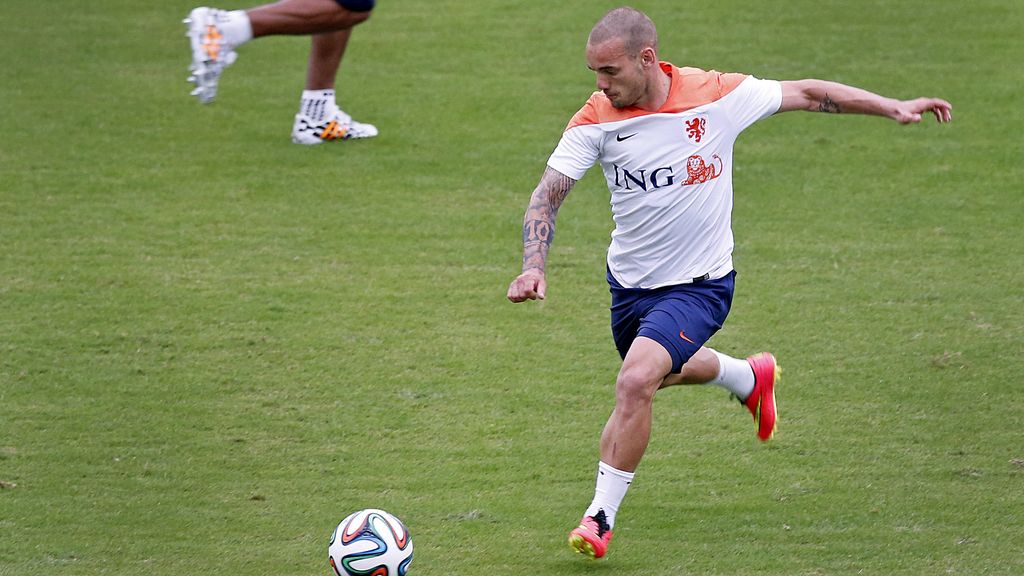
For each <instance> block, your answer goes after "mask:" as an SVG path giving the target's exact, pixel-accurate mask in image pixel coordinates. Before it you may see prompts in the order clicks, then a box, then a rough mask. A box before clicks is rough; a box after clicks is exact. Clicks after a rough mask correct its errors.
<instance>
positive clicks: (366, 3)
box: [334, 0, 374, 12]
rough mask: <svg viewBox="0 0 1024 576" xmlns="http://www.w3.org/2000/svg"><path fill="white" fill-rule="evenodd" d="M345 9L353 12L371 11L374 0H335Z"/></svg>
mask: <svg viewBox="0 0 1024 576" xmlns="http://www.w3.org/2000/svg"><path fill="white" fill-rule="evenodd" d="M334 1H335V2H337V3H338V4H339V5H341V7H342V8H344V9H345V10H351V11H352V12H369V11H370V10H373V4H374V0H334Z"/></svg>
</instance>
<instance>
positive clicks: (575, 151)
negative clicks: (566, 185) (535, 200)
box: [548, 124, 601, 180]
mask: <svg viewBox="0 0 1024 576" xmlns="http://www.w3.org/2000/svg"><path fill="white" fill-rule="evenodd" d="M600 141H601V129H600V128H599V127H598V126H596V125H594V124H585V125H582V126H575V127H572V128H568V129H567V130H566V131H565V132H563V133H562V139H561V140H559V142H558V146H556V147H555V151H554V152H552V153H551V157H550V158H548V166H549V167H551V168H553V169H554V170H557V171H559V172H561V173H562V174H565V175H566V176H568V177H569V178H572V179H573V180H580V179H581V178H583V175H584V174H586V173H587V170H589V169H590V167H591V166H593V165H594V163H595V162H597V158H598V156H599V155H600V153H601V147H600Z"/></svg>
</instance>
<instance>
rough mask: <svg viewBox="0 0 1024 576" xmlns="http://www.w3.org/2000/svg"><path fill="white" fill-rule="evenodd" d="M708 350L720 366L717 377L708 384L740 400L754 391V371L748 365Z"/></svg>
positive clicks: (744, 361)
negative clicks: (723, 389)
mask: <svg viewBox="0 0 1024 576" xmlns="http://www.w3.org/2000/svg"><path fill="white" fill-rule="evenodd" d="M708 350H711V351H712V352H714V353H715V356H717V357H718V363H719V365H721V368H719V370H718V376H715V378H714V380H712V381H711V382H708V384H714V385H716V386H721V387H722V388H725V389H726V390H728V391H729V392H732V393H733V394H735V395H736V396H737V397H738V398H739V399H740V400H746V399H747V398H748V397H749V396H750V393H751V392H753V391H754V369H753V368H751V367H750V363H749V362H747V361H746V360H740V359H739V358H733V357H732V356H726V355H725V354H722V353H721V352H719V351H717V350H713V349H711V348H708Z"/></svg>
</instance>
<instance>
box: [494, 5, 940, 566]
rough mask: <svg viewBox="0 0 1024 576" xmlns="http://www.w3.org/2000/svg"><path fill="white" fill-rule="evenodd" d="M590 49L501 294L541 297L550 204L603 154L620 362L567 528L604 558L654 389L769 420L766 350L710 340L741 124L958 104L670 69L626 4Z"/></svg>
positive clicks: (902, 114)
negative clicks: (610, 404) (728, 347)
mask: <svg viewBox="0 0 1024 576" xmlns="http://www.w3.org/2000/svg"><path fill="white" fill-rule="evenodd" d="M586 58H587V65H588V67H589V68H590V69H591V70H593V71H594V73H595V74H596V76H597V88H598V91H597V92H594V93H593V94H592V95H591V96H590V99H589V100H587V102H586V104H584V105H583V107H582V108H581V109H580V110H579V112H577V113H576V114H575V115H574V116H573V117H572V119H571V120H570V121H569V124H568V126H567V127H566V129H565V131H564V132H563V133H562V137H561V140H560V141H559V143H558V145H557V146H556V147H555V150H554V152H553V153H552V154H551V156H550V158H549V159H548V163H547V168H546V169H545V171H544V174H543V175H542V176H541V179H540V183H539V184H538V185H537V187H536V189H535V190H534V191H533V195H532V196H531V198H530V204H529V207H528V208H527V210H526V215H525V218H524V221H523V267H522V273H521V274H519V276H518V277H516V279H515V280H513V281H512V283H511V284H510V286H509V288H508V299H509V300H511V301H512V302H524V301H526V300H535V299H543V298H544V297H545V295H546V292H547V282H546V280H545V275H544V270H545V266H546V263H547V255H548V249H549V248H550V246H551V241H552V239H553V238H554V233H555V217H556V215H557V214H558V209H559V207H560V206H561V205H562V202H563V201H564V200H565V198H566V196H567V195H568V194H569V191H570V190H571V189H572V187H573V185H574V184H575V183H576V182H577V181H578V180H579V179H580V178H582V177H583V175H584V173H585V172H586V171H587V170H588V169H589V168H590V167H591V166H592V165H593V164H594V163H595V162H600V164H601V168H602V170H603V171H604V176H605V179H606V180H607V182H608V188H609V190H610V191H611V206H612V216H613V219H614V222H615V229H614V230H613V231H612V234H611V245H610V246H609V248H608V257H607V263H608V270H607V278H608V283H609V284H610V286H611V295H612V296H611V300H612V302H611V328H612V335H613V337H614V340H615V345H616V347H617V348H618V351H619V354H620V355H621V356H622V358H623V362H622V366H621V368H620V370H619V373H618V377H617V379H616V381H615V407H614V409H613V411H612V413H611V416H610V417H609V418H608V421H607V423H606V424H605V427H604V431H603V432H602V434H601V442H600V462H599V463H598V472H597V485H596V488H595V491H594V499H593V501H592V502H591V504H590V506H589V507H588V508H587V510H586V512H585V513H584V516H583V520H582V521H581V522H580V524H579V526H578V527H577V528H575V529H574V530H572V532H570V534H569V543H570V545H571V546H572V548H574V549H575V550H576V551H578V552H580V553H583V554H585V555H588V556H590V557H592V558H600V557H602V556H604V555H605V553H606V552H607V550H608V543H609V541H610V540H611V538H612V529H613V528H614V527H615V515H616V512H617V511H618V510H619V505H620V504H621V502H622V500H623V497H624V496H625V494H626V490H627V489H628V488H629V485H630V482H632V480H633V475H634V472H635V470H636V468H637V465H638V464H639V463H640V460H641V458H642V457H643V454H644V451H645V450H646V448H647V443H648V440H649V438H650V432H651V404H652V402H653V399H654V395H655V392H657V391H658V390H659V389H661V388H665V387H667V386H674V385H677V384H713V385H717V386H721V387H723V388H725V389H726V390H728V391H729V392H731V393H732V394H733V395H734V396H735V397H736V398H737V399H738V400H740V402H741V403H742V404H743V405H744V406H746V408H747V409H748V410H749V411H750V412H751V414H753V417H754V421H755V423H756V431H757V436H758V438H759V439H761V440H762V441H764V440H768V439H769V438H771V437H772V434H773V433H774V431H775V421H776V418H777V410H776V405H775V384H776V381H777V378H778V367H777V366H776V363H775V358H774V357H773V356H772V355H771V354H769V353H766V352H762V353H760V354H756V355H754V356H751V357H749V358H746V359H738V358H733V357H731V356H727V355H725V354H722V353H720V352H718V351H716V350H712V349H711V348H708V347H706V346H704V343H705V342H707V340H708V339H709V338H711V336H712V335H713V334H715V332H716V331H718V329H719V328H721V326H722V323H723V322H724V321H725V318H726V316H727V315H728V313H729V308H730V306H731V304H732V295H733V282H734V277H735V274H736V273H735V271H734V270H733V262H732V249H733V236H732V226H731V220H730V219H731V212H732V202H733V191H732V166H733V157H732V156H733V154H732V153H733V143H734V141H735V140H736V137H737V136H738V135H739V133H740V132H742V131H743V129H744V128H746V127H748V126H750V125H751V124H753V123H754V122H756V121H758V120H761V119H763V118H767V117H768V116H771V115H773V114H775V113H777V112H787V111H790V110H807V111H812V112H826V113H832V114H871V115H876V116H884V117H887V118H891V119H893V120H895V121H897V122H899V123H900V124H909V123H914V122H919V121H920V120H921V116H922V114H925V113H928V112H931V113H932V114H934V115H935V117H936V118H937V119H938V121H939V122H949V121H950V119H951V112H952V107H951V106H950V104H949V103H948V102H946V101H944V100H940V99H937V98H917V99H915V100H894V99H891V98H885V97H882V96H879V95H877V94H873V93H871V92H867V91H865V90H861V89H859V88H854V87H851V86H846V85H843V84H838V83H835V82H826V81H822V80H798V81H786V82H778V81H774V80H762V79H758V78H755V77H753V76H747V75H744V74H723V73H719V72H714V71H711V72H707V71H704V70H699V69H696V68H686V67H676V66H674V65H672V64H670V63H668V62H661V61H659V60H658V37H657V32H656V31H655V27H654V23H653V22H651V20H650V19H649V18H648V17H647V16H646V15H645V14H644V13H642V12H639V11H637V10H634V9H632V8H628V7H623V8H617V9H615V10H612V11H611V12H608V13H607V14H606V15H605V16H604V17H602V18H601V20H600V21H598V22H597V24H596V25H595V26H594V28H593V29H592V30H591V32H590V37H589V38H588V41H587V48H586Z"/></svg>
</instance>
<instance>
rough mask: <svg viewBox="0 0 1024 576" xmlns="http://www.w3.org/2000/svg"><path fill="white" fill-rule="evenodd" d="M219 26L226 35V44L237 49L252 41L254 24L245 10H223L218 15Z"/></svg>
mask: <svg viewBox="0 0 1024 576" xmlns="http://www.w3.org/2000/svg"><path fill="white" fill-rule="evenodd" d="M217 25H218V26H219V27H220V33H221V34H223V35H224V42H225V43H226V44H227V45H228V46H230V47H232V48H235V47H236V46H241V45H242V44H245V43H246V42H248V41H249V40H252V23H251V22H249V15H248V14H246V13H245V10H231V11H226V10H222V11H220V12H219V13H218V14H217Z"/></svg>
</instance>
